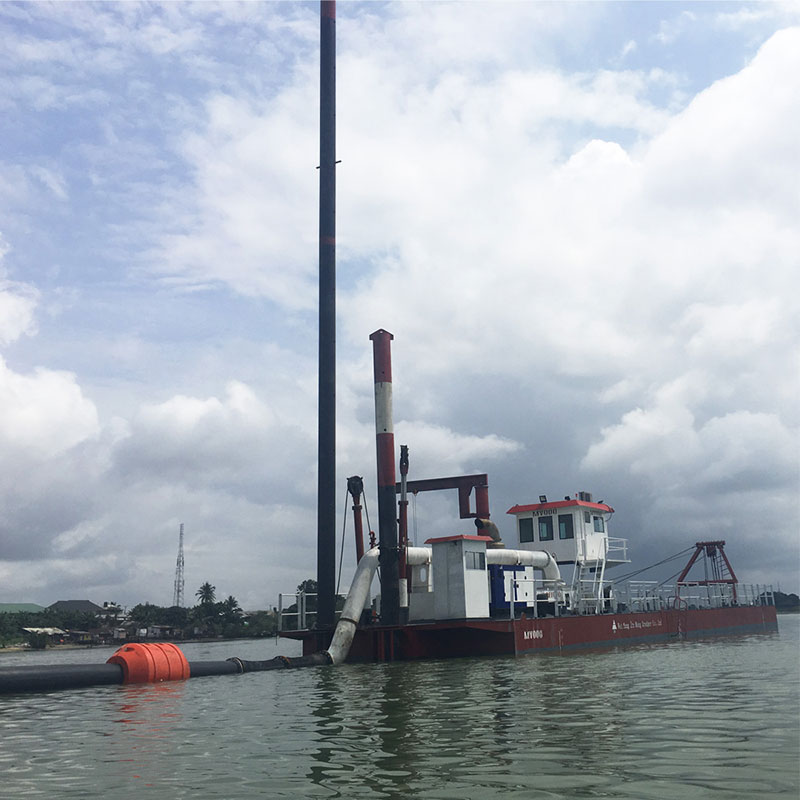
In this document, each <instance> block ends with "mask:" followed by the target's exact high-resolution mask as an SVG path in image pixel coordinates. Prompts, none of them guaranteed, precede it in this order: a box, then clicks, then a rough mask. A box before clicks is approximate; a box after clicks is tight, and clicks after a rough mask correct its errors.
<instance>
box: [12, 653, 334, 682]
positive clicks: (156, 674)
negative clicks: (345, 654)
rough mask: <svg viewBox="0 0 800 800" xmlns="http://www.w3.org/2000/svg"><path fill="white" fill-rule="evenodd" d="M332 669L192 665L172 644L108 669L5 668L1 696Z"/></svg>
mask: <svg viewBox="0 0 800 800" xmlns="http://www.w3.org/2000/svg"><path fill="white" fill-rule="evenodd" d="M330 663H332V660H331V658H330V656H329V655H328V654H327V653H314V654H312V655H308V656H300V657H298V658H287V657H286V656H276V657H275V658H271V659H269V660H268V661H247V660H245V659H242V658H229V659H227V660H225V661H192V662H190V661H187V660H186V656H185V655H184V654H183V652H182V651H181V649H180V648H179V647H178V646H177V645H174V644H172V643H169V642H158V643H155V642H152V643H147V644H143V643H136V644H126V645H123V646H122V647H120V648H119V650H117V651H116V652H115V653H114V655H112V656H111V658H109V659H108V661H106V663H105V664H63V665H61V666H55V665H38V666H37V665H30V666H17V667H0V694H15V693H18V692H49V691H54V690H57V689H79V688H82V687H85V686H108V685H113V684H133V683H161V682H163V681H179V680H187V679H188V678H203V677H208V676H210V675H241V674H242V673H245V672H266V671H268V670H275V669H297V668H300V667H316V666H323V665H325V664H330Z"/></svg>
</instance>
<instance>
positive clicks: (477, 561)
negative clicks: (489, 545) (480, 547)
mask: <svg viewBox="0 0 800 800" xmlns="http://www.w3.org/2000/svg"><path fill="white" fill-rule="evenodd" d="M464 560H465V561H466V564H467V569H486V554H485V553H478V552H477V551H475V550H467V552H466V553H464Z"/></svg>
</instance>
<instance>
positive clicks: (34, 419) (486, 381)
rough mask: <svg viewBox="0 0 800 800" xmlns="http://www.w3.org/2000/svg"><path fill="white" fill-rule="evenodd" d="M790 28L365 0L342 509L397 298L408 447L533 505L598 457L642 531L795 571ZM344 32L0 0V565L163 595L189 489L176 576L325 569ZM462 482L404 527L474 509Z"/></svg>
mask: <svg viewBox="0 0 800 800" xmlns="http://www.w3.org/2000/svg"><path fill="white" fill-rule="evenodd" d="M799 26H800V13H799V12H798V8H797V6H796V5H794V4H787V5H783V4H769V3H753V4H746V3H736V4H724V3H699V4H692V3H688V4H687V3H672V2H671V3H663V4H662V3H657V2H654V3H641V4H638V3H610V4H604V3H589V4H587V3H569V4H567V3H542V4H539V3H535V2H530V3H510V4H505V3H478V2H471V3H456V2H448V3H435V2H425V3H344V2H340V3H339V7H338V23H337V38H338V44H337V46H338V52H339V58H338V109H337V114H338V152H337V156H338V158H340V159H341V164H340V166H339V168H338V243H339V249H338V282H339V295H338V325H339V333H338V352H339V357H338V378H339V386H338V420H339V428H338V441H339V451H338V475H337V479H338V485H339V486H340V487H341V488H340V508H339V511H338V518H339V520H340V523H337V524H338V525H341V520H342V514H343V509H344V500H345V488H346V487H345V479H346V477H347V476H348V475H352V474H359V475H364V476H365V482H366V485H367V490H368V493H367V501H368V505H369V510H370V512H371V517H372V519H373V522H374V521H375V520H376V519H377V505H376V501H375V499H374V498H375V488H374V487H375V478H374V471H375V455H374V427H373V410H374V409H373V395H372V389H373V386H372V373H371V366H370V365H371V346H370V342H369V334H370V333H371V332H372V331H374V330H376V329H377V328H386V329H387V330H389V331H391V332H392V333H393V334H394V336H395V341H394V380H395V384H394V388H395V423H396V434H397V440H398V444H399V443H406V444H408V445H409V447H410V451H411V477H413V478H425V477H436V476H445V475H455V474H461V473H471V472H488V473H489V477H490V497H491V504H492V513H493V518H494V519H495V520H496V521H497V522H498V524H499V526H500V529H501V533H504V534H505V536H506V538H507V539H509V538H511V537H512V531H513V525H512V522H513V518H511V517H507V516H506V514H505V512H506V510H507V509H508V508H509V507H510V506H511V505H513V504H515V503H525V502H535V500H536V498H537V497H538V496H539V495H540V494H548V495H549V496H550V497H551V498H560V497H562V496H564V495H566V494H572V493H574V492H576V491H578V490H587V491H592V492H593V493H594V495H595V498H596V499H602V500H605V501H606V502H608V503H610V504H611V505H612V506H614V507H615V509H616V515H615V517H614V520H613V523H612V524H613V532H614V533H615V534H616V535H617V536H625V537H628V538H629V540H630V548H631V554H632V556H633V558H634V563H635V565H636V566H645V565H647V564H649V563H652V562H654V561H656V560H658V559H661V558H663V557H665V556H669V555H672V554H673V553H676V552H677V551H680V550H682V549H684V548H685V547H687V546H689V545H691V544H693V543H694V542H695V541H696V540H698V539H720V538H722V539H726V540H727V542H728V548H727V549H728V553H729V555H730V557H731V559H732V561H733V563H734V566H735V567H736V568H737V572H738V573H739V577H740V579H742V580H745V581H748V582H760V583H767V582H771V583H774V584H777V583H780V585H781V588H782V589H784V591H798V590H799V589H800V579H798V567H799V566H800V557H799V554H798V538H799V537H798V515H799V512H800V508H798V394H799V393H798V372H799V370H800V364H799V362H798V350H797V341H798V319H799V318H800V317H799V316H798V310H799V309H798V305H799V304H798V300H797V296H798V277H797V274H798V269H799V268H800V226H799V225H798V221H799V220H800V148H799V147H798V142H800V27H799ZM318 39H319V23H318V7H317V5H316V4H315V3H247V4H244V5H237V4H234V3H227V2H226V3H223V4H213V3H203V4H197V5H195V4H191V3H170V4H166V5H163V6H161V5H155V4H149V3H148V4H141V5H140V4H136V3H125V4H116V3H114V4H103V3H92V4H81V3H69V4H64V3H54V4H47V3H35V4H34V3H2V4H0V51H2V60H1V63H2V65H3V66H2V69H1V70H0V601H5V602H12V601H20V602H22V601H27V602H38V603H42V604H49V603H52V602H54V601H55V600H58V599H68V598H87V597H88V598H89V599H92V600H94V601H95V602H98V603H102V602H103V601H105V600H116V601H118V602H120V603H123V604H125V605H132V604H135V603H137V602H143V601H149V602H152V603H157V604H160V605H169V604H170V603H171V602H172V594H173V579H174V572H175V557H176V553H177V543H178V526H179V524H180V523H181V522H183V523H185V529H186V541H185V558H186V598H187V600H188V601H190V602H194V592H195V591H196V589H197V587H199V585H200V584H201V583H202V582H204V581H210V582H211V583H212V584H214V585H215V586H216V587H217V592H218V594H219V595H222V596H227V595H228V594H233V595H235V596H236V597H237V598H238V599H239V601H240V603H241V604H242V605H243V606H244V607H246V608H265V607H269V606H271V605H274V604H275V603H276V596H277V593H278V592H279V591H290V590H292V589H293V588H294V586H296V584H297V583H299V582H300V581H301V580H303V579H304V578H307V577H313V576H314V575H315V573H316V565H315V544H314V542H315V525H316V510H315V503H316V500H315V493H316V464H315V460H316V258H317V245H316V237H317V230H316V224H317V206H316V204H317V180H318V173H317V171H316V169H315V167H316V165H317V163H318V133H317V126H318V70H319V66H318V63H319V62H318ZM452 495H453V496H450V494H448V493H444V494H441V495H421V496H420V497H419V498H418V499H417V501H416V503H415V504H414V505H412V507H411V510H412V517H413V527H414V529H415V530H414V534H415V535H416V536H417V539H418V540H420V541H421V540H424V539H425V538H427V537H428V536H430V535H441V534H445V533H454V532H458V531H462V532H469V531H471V530H472V527H471V526H470V524H469V522H462V521H459V520H458V519H457V513H456V498H455V494H454V493H452ZM340 530H341V528H340ZM351 535H352V526H351V525H348V528H347V538H346V541H345V550H344V553H345V566H344V570H343V578H342V581H343V584H349V576H350V574H351V572H352V562H353V560H354V558H353V547H352V543H351V541H350V539H351ZM337 549H338V545H337ZM678 568H679V565H676V566H675V567H674V571H677V570H678ZM668 574H670V573H667V574H663V575H662V576H661V577H667V575H668Z"/></svg>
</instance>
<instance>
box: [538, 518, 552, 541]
mask: <svg viewBox="0 0 800 800" xmlns="http://www.w3.org/2000/svg"><path fill="white" fill-rule="evenodd" d="M552 540H553V518H552V517H539V541H540V542H551V541H552Z"/></svg>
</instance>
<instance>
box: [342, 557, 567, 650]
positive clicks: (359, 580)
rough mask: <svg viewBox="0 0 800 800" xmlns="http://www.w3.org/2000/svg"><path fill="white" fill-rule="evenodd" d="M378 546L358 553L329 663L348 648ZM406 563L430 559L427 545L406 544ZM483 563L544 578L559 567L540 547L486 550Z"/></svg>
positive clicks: (556, 575) (552, 577) (555, 575)
mask: <svg viewBox="0 0 800 800" xmlns="http://www.w3.org/2000/svg"><path fill="white" fill-rule="evenodd" d="M379 555H380V548H378V547H373V548H372V549H371V550H368V551H367V552H366V553H364V555H363V556H362V557H361V561H359V562H358V566H357V567H356V573H355V575H354V576H353V582H352V583H351V584H350V591H349V592H348V593H347V599H346V600H345V601H344V608H343V609H342V613H341V616H340V617H339V622H338V623H337V624H336V629H335V630H334V632H333V639H332V640H331V645H330V647H329V648H328V650H327V653H328V658H330V660H331V663H332V664H341V663H343V662H344V660H345V659H346V658H347V654H348V653H349V652H350V646H351V645H352V644H353V637H354V636H355V634H356V628H358V622H359V620H360V619H361V612H362V611H363V610H364V605H365V603H366V602H367V598H368V597H369V590H370V587H371V586H372V579H373V578H374V577H375V571H376V570H377V569H378V557H379ZM406 563H407V564H408V565H409V566H412V567H418V566H423V565H424V564H430V563H431V548H430V547H409V548H407V552H406ZM486 563H487V564H508V565H512V566H518V565H522V566H530V567H534V568H535V569H541V570H543V571H544V577H545V580H548V581H560V580H561V571H560V570H559V569H558V564H556V560H555V558H553V556H551V555H550V553H547V552H545V551H544V550H487V551H486Z"/></svg>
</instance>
